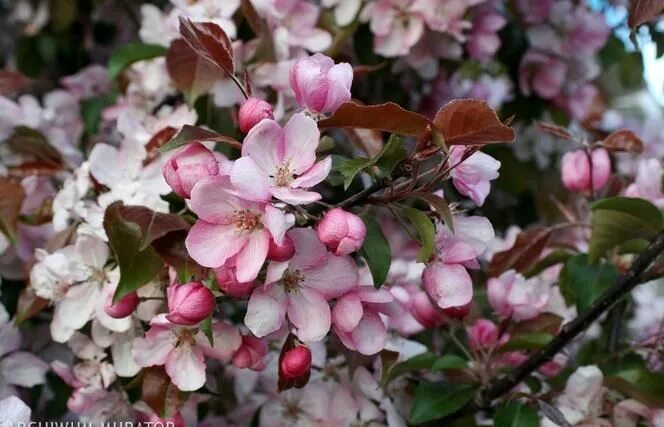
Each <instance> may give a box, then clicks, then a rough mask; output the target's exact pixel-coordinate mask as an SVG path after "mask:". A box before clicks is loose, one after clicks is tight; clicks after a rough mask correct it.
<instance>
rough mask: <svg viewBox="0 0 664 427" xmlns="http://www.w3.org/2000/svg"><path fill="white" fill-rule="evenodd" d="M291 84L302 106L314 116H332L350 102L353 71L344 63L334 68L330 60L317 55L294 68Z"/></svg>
mask: <svg viewBox="0 0 664 427" xmlns="http://www.w3.org/2000/svg"><path fill="white" fill-rule="evenodd" d="M290 84H291V87H292V88H293V91H294V92H295V98H296V99H297V103H298V104H300V105H301V106H302V107H304V108H307V109H309V110H310V111H313V112H316V113H333V112H334V111H336V109H337V108H339V106H340V105H341V104H343V103H344V102H347V101H349V100H350V87H351V86H352V84H353V68H352V67H351V66H350V64H347V63H345V62H344V63H341V64H336V65H335V64H334V60H332V58H330V57H327V56H325V55H323V54H320V53H317V54H315V55H313V56H311V57H309V58H304V59H300V60H299V61H297V62H296V63H295V65H293V68H292V69H291V72H290Z"/></svg>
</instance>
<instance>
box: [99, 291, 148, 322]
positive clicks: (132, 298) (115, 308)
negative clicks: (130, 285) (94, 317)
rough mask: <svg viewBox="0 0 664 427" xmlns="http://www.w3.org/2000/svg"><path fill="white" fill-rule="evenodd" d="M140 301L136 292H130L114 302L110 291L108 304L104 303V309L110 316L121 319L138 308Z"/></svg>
mask: <svg viewBox="0 0 664 427" xmlns="http://www.w3.org/2000/svg"><path fill="white" fill-rule="evenodd" d="M139 302H140V299H139V297H138V294H137V293H136V292H130V293H128V294H127V295H125V296H123V297H122V298H120V300H119V301H118V302H116V303H113V294H111V293H109V294H108V297H107V299H106V305H104V310H105V311H106V314H108V315H109V316H111V317H113V318H115V319H121V318H123V317H127V316H129V315H130V314H131V313H133V312H134V310H136V307H138V303H139Z"/></svg>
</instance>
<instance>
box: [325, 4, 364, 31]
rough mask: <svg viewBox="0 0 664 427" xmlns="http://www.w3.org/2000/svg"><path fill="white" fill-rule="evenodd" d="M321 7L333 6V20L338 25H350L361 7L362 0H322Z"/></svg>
mask: <svg viewBox="0 0 664 427" xmlns="http://www.w3.org/2000/svg"><path fill="white" fill-rule="evenodd" d="M321 4H322V5H323V7H334V20H335V21H336V23H337V25H339V26H340V27H345V26H347V25H350V24H351V23H352V22H353V20H355V18H356V17H357V15H358V13H359V12H360V8H361V7H362V0H322V2H321Z"/></svg>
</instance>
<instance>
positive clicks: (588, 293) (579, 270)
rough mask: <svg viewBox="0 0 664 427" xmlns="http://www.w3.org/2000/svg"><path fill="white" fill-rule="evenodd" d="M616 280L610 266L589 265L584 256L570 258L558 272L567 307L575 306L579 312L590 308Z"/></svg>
mask: <svg viewBox="0 0 664 427" xmlns="http://www.w3.org/2000/svg"><path fill="white" fill-rule="evenodd" d="M617 278H618V269H617V268H616V267H615V266H614V265H612V264H590V262H589V258H588V256H587V255H585V254H581V255H576V256H573V257H571V258H570V259H569V260H568V261H567V262H566V263H565V266H564V267H563V269H562V271H561V272H560V278H559V286H560V292H561V294H562V295H563V298H565V302H566V303H567V304H568V305H572V304H576V308H577V310H578V311H579V312H581V311H583V310H585V309H586V308H588V307H590V305H591V304H592V303H593V301H595V299H597V297H599V296H600V295H601V294H602V293H603V292H604V291H605V290H606V289H607V288H608V287H609V286H611V285H612V284H613V282H615V281H616V279H617Z"/></svg>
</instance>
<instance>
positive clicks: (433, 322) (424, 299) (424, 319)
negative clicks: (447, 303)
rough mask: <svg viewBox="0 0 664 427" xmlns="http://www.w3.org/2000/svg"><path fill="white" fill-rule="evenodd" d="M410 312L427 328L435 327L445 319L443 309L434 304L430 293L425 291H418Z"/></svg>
mask: <svg viewBox="0 0 664 427" xmlns="http://www.w3.org/2000/svg"><path fill="white" fill-rule="evenodd" d="M410 312H411V313H412V315H413V317H415V319H417V321H418V322H420V323H421V324H422V325H423V326H424V327H426V328H434V327H436V326H438V325H440V324H442V323H443V322H444V320H445V317H444V316H443V311H442V310H441V309H440V308H439V307H437V306H436V305H434V304H433V303H432V302H431V298H429V295H428V294H427V293H426V292H423V291H420V292H417V293H416V294H415V295H414V296H413V302H412V306H411V309H410Z"/></svg>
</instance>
